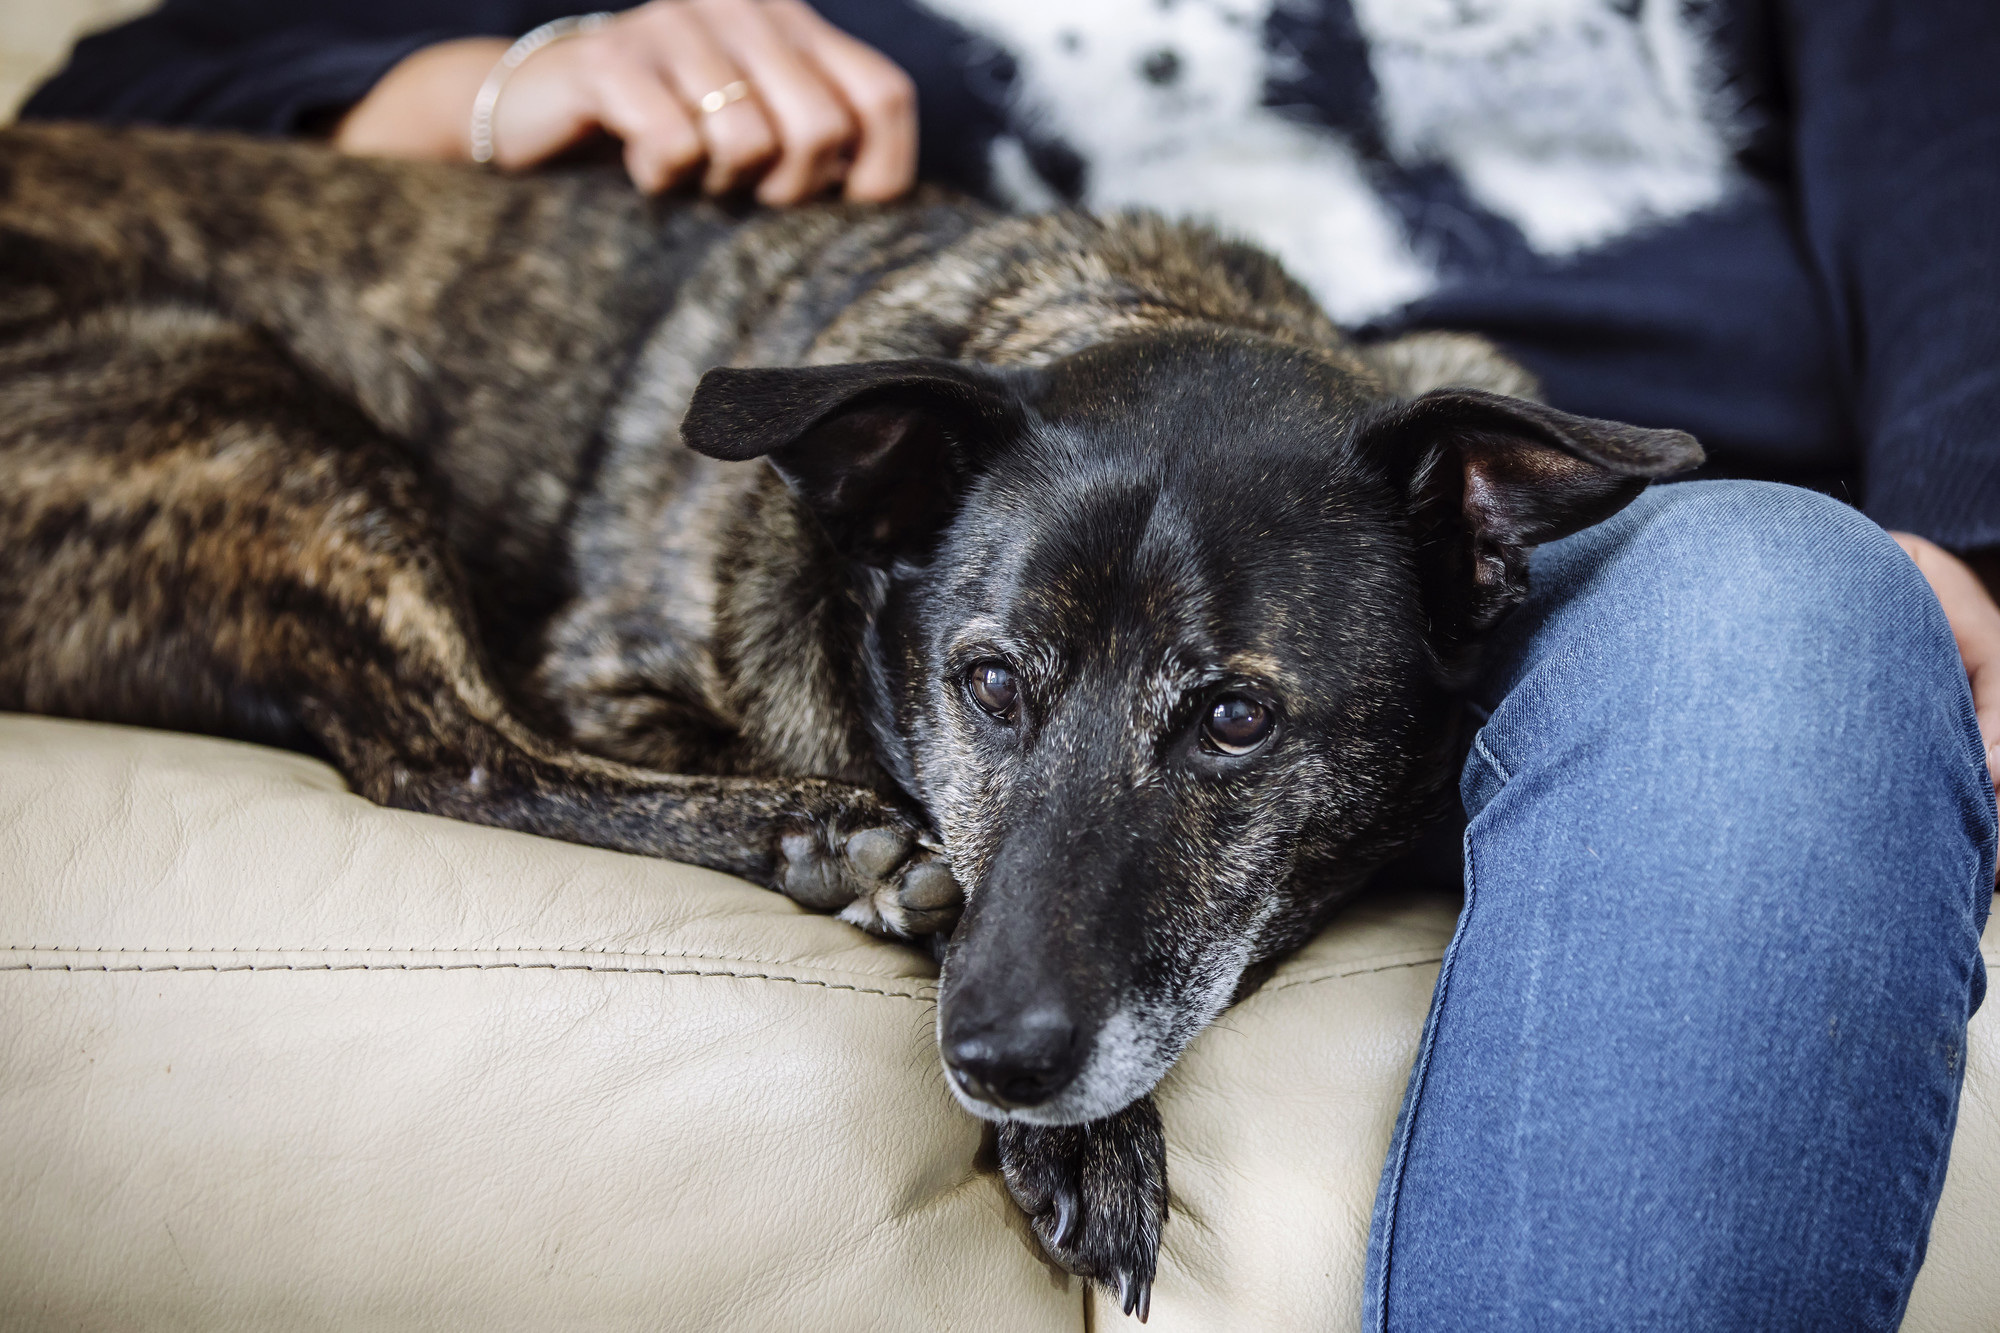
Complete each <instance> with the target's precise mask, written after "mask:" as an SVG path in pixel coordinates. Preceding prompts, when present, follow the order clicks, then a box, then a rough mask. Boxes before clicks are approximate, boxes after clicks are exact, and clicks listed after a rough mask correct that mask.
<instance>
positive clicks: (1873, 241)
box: [1785, 0, 2000, 549]
mask: <svg viewBox="0 0 2000 1333" xmlns="http://www.w3.org/2000/svg"><path fill="white" fill-rule="evenodd" d="M1786 5H1787V8H1786V14H1785V17H1786V19H1787V21H1788V24H1789V26H1790V29H1791V40H1790V46H1791V51H1792V69H1791V75H1792V82H1793V97H1794V103H1795V127H1796V128H1795V140H1794V149H1795V153H1796V158H1795V163H1796V172H1797V180H1798V184H1799V203H1800V209H1801V215H1802V222H1803V225H1804V228H1805V233H1806V239H1807V243H1808V244H1809V246H1810V247H1811V250H1812V254H1813V258H1814V261H1815V263H1816V264H1817V265H1818V267H1819V269H1820V273H1821V277H1822V279H1823V281H1824V287H1825V290H1826V292H1827V294H1828V299H1829V301H1830V303H1831V306H1832V314H1833V317H1834V321H1835V325H1836V328H1837V331H1838V333H1839V335H1840V337H1841V339H1842V345H1843V348H1844V352H1845V355H1846V356H1847V357H1848V359H1849V367H1848V368H1849V372H1850V383H1851V384H1852V385H1853V386H1854V400H1853V402H1852V403H1851V405H1850V406H1851V408H1852V410H1853V413H1854V417H1855V422H1856V426H1857V428H1858V430H1859V433H1860V436H1861V439H1862V441H1863V445H1864V448H1865V450H1866V467H1867V475H1866V500H1867V508H1868V511H1869V513H1870V514H1871V515H1872V516H1873V517H1874V518H1875V519H1876V520H1877V521H1878V522H1880V523H1882V524H1883V525H1884V526H1887V527H1892V528H1905V529H1908V530H1911V531H1914V532H1917V533H1920V534H1922V535H1924V536H1927V537H1930V538H1931V539H1933V540H1934V541H1937V542H1938V543H1940V544H1941V545H1945V546H1951V547H1956V548H1959V549H1972V548H1983V547H1992V546H1996V545H2000V76H1996V74H1995V71H1996V70H2000V5H1995V4H1994V3H1993V0H1922V2H1920V3H1913V2H1912V0H1786Z"/></svg>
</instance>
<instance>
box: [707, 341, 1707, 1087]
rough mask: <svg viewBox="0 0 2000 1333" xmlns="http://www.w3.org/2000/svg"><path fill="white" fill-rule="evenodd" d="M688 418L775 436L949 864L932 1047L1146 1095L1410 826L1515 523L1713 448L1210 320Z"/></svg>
mask: <svg viewBox="0 0 2000 1333" xmlns="http://www.w3.org/2000/svg"><path fill="white" fill-rule="evenodd" d="M683 435H684V438H686V439H687V441H688V442H689V443H690V444H692V445H693V446H694V447H696V448H698V449H701V450H702V451H704V452H707V453H711V454H715V455H718V456H723V457H735V458H749V457H755V456H764V457H767V458H768V459H769V460H770V462H771V464H772V465H773V466H774V467H775V468H776V469H777V470H778V471H779V473H780V474H781V475H782V476H783V477H784V478H785V479H786V481H787V482H788V483H789V484H790V486H791V487H792V489H793V491H794V492H795V493H796V494H797V495H798V496H799V497H800V499H801V501H802V502H803V503H804V504H805V505H806V506H807V507H808V508H810V509H811V510H812V511H813V512H814V513H815V514H816V515H817V516H818V518H819V521H820V524H821V526H822V528H823V529H824V531H825V533H826V535H827V537H828V539H829V542H830V546H831V549H832V550H833V551H834V552H835V553H836V554H835V555H834V557H833V558H836V559H839V560H841V561H844V562H846V563H848V564H850V565H851V566H852V567H853V569H854V571H855V575H856V577H855V581H854V585H853V586H855V587H856V588H857V590H858V591H859V595H860V597H861V599H862V601H863V602H864V604H865V609H866V612H867V629H866V631H865V633H864V636H863V646H862V658H863V663H862V671H861V675H862V676H863V678H864V679H865V680H866V681H867V687H866V689H865V690H864V691H863V692H864V694H865V695H866V696H867V698H866V701H865V703H864V707H865V709H866V710H867V711H868V712H869V715H870V716H869V720H870V725H871V727H872V729H873V731H874V734H875V737H876V743H877V746H878V750H879V753H880V755H881V757H882V761H883V763H884V765H885V767H886V768H887V769H888V770H889V771H890V772H891V773H892V774H893V775H894V776H895V777H896V778H897V780H898V781H900V782H901V783H902V784H903V786H904V787H905V788H906V789H907V790H908V791H910V792H911V793H912V794H913V795H914V796H915V797H916V798H917V799H919V800H920V801H921V802H922V803H923V805H924V807H925V809H926V810H927V811H928V812H929V813H930V815H931V817H932V818H933V819H934V820H935V821H936V824H937V827H938V829H939V831H940V833H941V834H942V836H943V838H944V842H945V845H946V847H947V849H948V851H949V853H950V856H951V860H952V864H953V867H954V869H955V871H956V872H957V874H958V876H959V879H960V882H961V883H962V884H963V885H964V886H965V889H966V894H967V903H966V909H965V913H964V915H963V917H962V918H961V920H960V923H959V926H958V929H957V931H956V933H955V934H954V935H953V937H952V940H951V943H950V947H949V949H948V951H947V954H946V958H945V965H944V980H943V988H942V993H941V999H940V1007H939V1036H940V1041H941V1045H942V1049H943V1053H944V1058H945V1062H946V1064H947V1066H948V1067H949V1068H950V1070H951V1072H952V1075H953V1083H954V1084H955V1086H956V1090H957V1092H958V1094H959V1096H960V1097H961V1099H962V1100H964V1102H965V1103H966V1105H967V1106H968V1107H970V1108H971V1109H972V1110H974V1111H976V1112H978V1113H979V1114H981V1115H985V1116H988V1117H992V1118H1001V1117H1012V1118H1016V1119H1021V1120H1028V1121H1034V1122H1040V1123H1073V1122H1078V1121H1083V1120H1090V1119H1095V1118H1098V1117H1101V1116H1104V1115H1108V1114H1110V1113H1112V1112H1115V1111H1117V1110H1119V1109H1120V1108H1121V1107H1123V1106H1125V1105H1127V1104H1128V1103H1130V1102H1131V1101H1133V1100H1134V1099H1135V1098H1137V1097H1139V1096H1141V1095H1142V1094H1144V1093H1146V1092H1147V1091H1149V1090H1150V1089H1151V1088H1152V1087H1153V1085H1154V1084H1155V1083H1156V1082H1157V1081H1158V1080H1159V1078H1160V1076H1161V1075H1162V1074H1163V1073H1164V1072H1165V1071H1166V1069H1167V1067H1168V1066H1169V1065H1170V1064H1171V1063H1172V1062H1173V1060H1174V1058H1175V1057H1176V1056H1177V1055H1178V1054H1179V1053H1180V1051H1181V1050H1182V1048H1183V1047H1184V1046H1185V1045H1186V1044H1187V1042H1188V1040H1189V1039H1190V1038H1192V1037H1193V1036H1194V1034H1195V1033H1196V1032H1198V1031H1199V1030H1200V1029H1201V1028H1202V1027H1203V1026H1205V1025H1206V1024H1207V1023H1208V1022H1209V1021H1210V1020H1211V1019H1212V1018H1213V1017H1214V1016H1215V1015H1216V1014H1217V1013H1218V1012H1220V1010H1221V1009H1222V1008H1223V1007H1224V1006H1225V1005H1226V1004H1228V1003H1229V1001H1230V999H1231V997H1232V995H1233V994H1234V993H1235V992H1236V990H1237V988H1238V986H1239V984H1240V983H1241V981H1242V979H1243V977H1244V975H1245V971H1246V969H1247V968H1249V967H1250V966H1251V965H1253V964H1254V963H1257V962H1259V961H1261V960H1263V959H1265V958H1268V957H1270V956H1273V955H1274V954H1276V953H1279V952H1282V951H1284V950H1286V949H1289V948H1291V947H1294V946H1296V945H1297V944H1299V943H1300V942H1302V941H1303V939H1304V938H1305V937H1306V936H1307V935H1309V934H1310V932H1311V931H1312V930H1314V929H1316V928H1317V926H1318V925H1319V924H1320V923H1321V922H1322V921H1323V920H1324V918H1325V916H1326V914H1327V911H1328V909H1329V908H1330V907H1331V906H1332V905H1333V904H1334V903H1335V902H1336V901H1337V900H1338V899H1339V898H1340V897H1341V896H1342V895H1343V894H1344V892H1345V891H1346V890H1348V889H1349V888H1351V887H1352V886H1354V885H1355V884H1356V883H1357V882H1358V881H1359V879H1360V878H1361V877H1362V876H1363V875H1365V874H1366V873H1367V872H1368V871H1369V870H1371V869H1372V868H1374V867H1375V866H1377V865H1379V864H1380V863H1381V862H1382V861H1383V860H1384V859H1385V858H1387V857H1388V856H1390V855H1391V854H1393V853H1394V852H1396V851H1398V850H1400V849H1401V848H1403V847H1404V846H1405V845H1406V844H1407V842H1408V841H1409V839H1410V838H1411V837H1412V836H1413V834H1414V833H1415V831H1416V830H1417V828H1418V827H1419V826H1420V825H1421V824H1422V823H1423V822H1424V821H1425V819H1426V818H1427V817H1428V816H1429V815H1430V813H1431V812H1432V811H1433V810H1434V809H1435V808H1436V806H1437V804H1438V802H1439V800H1440V798H1441V794H1442V793H1445V792H1446V791H1447V790H1448V785H1447V784H1448V779H1449V776H1450V774H1449V771H1448V767H1449V762H1450V757H1451V753H1452V749H1451V734H1450V733H1451V716H1452V710H1451V709H1450V708H1449V707H1448V704H1447V700H1448V695H1449V691H1450V689H1451V687H1452V686H1453V684H1454V683H1455V680H1454V676H1455V675H1456V674H1457V673H1459V672H1461V671H1462V670H1463V669H1464V667H1465V665H1466V663H1467V661H1468V659H1469V657H1470V654H1471V653H1472V652H1473V650H1474V649H1476V646H1477V644H1478V641H1479V639H1480V637H1481V636H1482V635H1483V634H1484V633H1485V632H1486V631H1487V630H1488V629H1490V628H1491V627H1492V625H1493V624H1494V623H1495V622H1496V621H1497V620H1498V619H1499V618H1500V616H1501V615H1503V614H1504V613H1505V611H1506V610H1507V609H1508V608H1509V607H1510V606H1512V605H1513V604H1514V603H1515V602H1517V601H1519V600H1520V598H1521V597H1522V595H1523V594H1524V593H1525V591H1526V570H1527V554H1528V552H1529V550H1530V549H1531V548H1533V547H1534V546H1535V545H1537V544H1538V543H1541V542H1545V541H1550V540H1553V539H1555V538H1558V537H1562V536H1565V535H1567V534H1569V533H1572V532H1575V531H1577V530H1578V529H1580V528H1583V527H1586V526H1588V525H1590V524H1592V523H1595V522H1598V521H1599V520H1601V519H1604V518H1606V517H1608V516H1609V515H1610V514H1612V513H1614V512H1615V511H1617V510H1618V509H1619V508H1620V507H1622V506H1623V505H1625V504H1626V503H1627V502H1628V501H1630V500H1631V499H1632V498H1633V497H1634V496H1635V495H1637V494H1638V493H1639V491H1640V490H1641V489H1643V488H1644V486H1645V485H1646V482H1647V479H1648V478H1649V477H1652V476H1657V475H1661V474H1664V473H1668V472H1672V471H1677V470H1679V469H1681V468H1684V467H1687V466H1690V465H1691V464H1693V463H1694V462H1697V461H1699V458H1700V452H1699V449H1698V448H1697V447H1696V446H1695V444H1694V442H1693V441H1692V440H1691V439H1689V438H1688V437H1687V436H1685V435H1681V434H1679V433H1677V432H1666V431H1647V430H1640V429H1636V428H1633V427H1629V426H1621V425H1617V424H1614V423H1610V422H1603V421H1592V420H1586V419H1583V418H1579V417H1573V416H1568V415H1565V414H1564V413H1561V412H1557V411H1554V410H1552V409H1550V408H1547V407H1543V406H1540V405H1538V404H1535V403H1531V402H1527V401H1524V400H1521V399H1516V398H1508V397H1502V396H1499V395H1495V394H1491V393H1485V392H1479V391H1475V390H1462V389H1446V390H1439V391H1436V392H1432V393H1428V394H1424V395H1422V396H1418V397H1416V398H1414V399H1410V400H1397V399H1394V398H1391V397H1389V396H1388V395H1387V393H1386V392H1385V390H1384V387H1383V384H1382V381H1381V380H1380V379H1379V378H1377V377H1375V376H1373V375H1371V374H1369V373H1367V372H1366V371H1363V370H1361V369H1360V367H1359V366H1358V364H1357V363H1355V362H1354V361H1353V360H1351V359H1349V358H1345V357H1342V356H1337V355H1333V354H1324V353H1319V352H1315V351H1312V350H1308V349H1300V348H1296V347H1291V346H1286V345H1283V344H1280V343H1276V342H1272V341H1267V340H1264V339H1260V338H1256V337H1253V336H1250V335H1246V334H1239V333H1235V332H1230V331H1208V332H1205V331H1190V332H1182V333H1174V334H1160V335H1151V336H1146V337H1139V338H1131V339H1127V340H1123V341H1119V342H1114V343H1111V344H1107V345H1103V346H1099V347H1096V348H1093V349H1090V350H1087V351H1084V352H1081V353H1078V354H1076V355H1073V356H1070V357H1067V358H1065V359H1063V360H1060V361H1057V362H1055V363H1053V364H1051V365H1048V366H1045V367H1041V368H1038V369H1035V370H1028V371H1021V370H1004V371H1003V370H992V369H986V368H980V367H975V366H969V365H964V364H960V363H956V362H949V361H928V360H926V361H900V362H875V363H865V364H858V365H844V366H827V367H810V368H804V369H795V370H718V371H712V372H710V374H709V376H708V377H707V378H706V379H704V380H703V382H702V385H701V388H700V391H699V392H698V393H697V394H696V397H695V400H694V405H693V407H692V408H691V409H690V412H689V415H688V419H687V422H686V424H685V425H684V427H683Z"/></svg>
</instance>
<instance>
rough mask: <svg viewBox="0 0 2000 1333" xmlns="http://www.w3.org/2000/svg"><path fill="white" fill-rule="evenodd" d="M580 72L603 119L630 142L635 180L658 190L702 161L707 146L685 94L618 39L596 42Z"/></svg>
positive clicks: (627, 148)
mask: <svg viewBox="0 0 2000 1333" xmlns="http://www.w3.org/2000/svg"><path fill="white" fill-rule="evenodd" d="M580 77H581V78H583V79H584V80H585V83H586V87H587V89H588V91H589V93H590V96H591V101H592V106H593V109H594V111H595V113H596V118H597V120H598V123H600V124H602V125H603V126H604V128H605V129H606V130H608V131H610V132H611V133H612V134H614V135H616V136H617V137H618V138H619V139H621V140H623V141H624V144H625V169H626V171H627V172H629V173H630V174H631V177H632V182H633V184H635V185H637V186H638V187H639V188H640V189H642V190H645V191H647V192H648V193H651V194H657V193H659V192H660V191H661V190H665V189H667V188H669V187H670V186H672V185H675V184H677V183H678V182H680V181H681V180H683V179H685V178H686V177H687V176H688V175H690V174H691V173H692V172H694V171H695V170H696V169H697V168H699V167H700V166H701V164H702V161H703V160H704V159H705V158H706V157H707V155H708V154H707V149H706V147H705V146H704V145H703V143H702V139H701V135H700V134H699V133H698V132H697V131H696V129H695V125H694V120H693V118H692V117H691V116H689V115H688V113H687V109H686V108H685V107H683V106H682V105H681V102H680V99H679V97H678V96H676V95H675V94H674V92H673V91H672V90H671V89H669V88H668V87H667V86H666V84H665V83H664V82H662V81H661V78H660V74H659V71H658V70H656V69H655V68H653V67H652V66H651V65H650V64H648V63H646V62H645V61H643V60H641V59H640V58H639V57H637V56H636V55H634V54H632V53H631V52H630V51H629V50H628V49H627V48H626V47H625V46H623V45H622V44H621V43H619V42H618V41H617V40H616V39H615V38H611V39H609V40H602V41H599V42H596V43H595V44H594V49H592V50H591V51H589V53H588V55H587V58H586V61H585V64H584V67H583V69H582V71H581V74H580Z"/></svg>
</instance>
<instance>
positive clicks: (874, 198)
mask: <svg viewBox="0 0 2000 1333" xmlns="http://www.w3.org/2000/svg"><path fill="white" fill-rule="evenodd" d="M765 8H766V11H767V12H768V13H769V14H770V16H771V18H772V21H773V22H775V23H776V24H777V26H778V28H779V30H780V31H781V32H783V33H784V34H785V36H786V37H788V38H789V39H790V40H791V42H792V44H793V45H794V46H795V47H797V48H798V49H799V50H800V51H802V52H804V53H805V55H806V58H807V59H809V60H810V61H812V63H813V64H814V65H816V66H818V67H819V70H820V72H821V73H822V74H824V75H825V76H826V79H827V81H828V82H829V83H830V84H832V85H833V89H834V91H835V92H836V93H838V94H839V96H840V98H841V100H842V101H843V102H845V103H846V104H847V109H848V111H849V112H850V113H851V114H852V115H853V116H854V118H855V120H856V121H857V122H858V124H859V127H860V128H859V138H858V142H857V143H856V145H855V149H854V162H853V165H852V166H850V167H849V168H848V170H847V189H846V194H847V197H848V198H849V199H854V200H858V201H866V202H880V201H883V200H888V199H894V198H896V197H897V196H898V195H901V194H903V193H905V192H906V191H908V190H909V188H910V187H911V186H912V185H914V184H916V180H917V87H916V84H914V83H913V82H911V80H910V76H909V75H908V74H905V73H904V72H903V70H902V68H901V67H900V66H898V65H897V64H896V63H895V62H894V61H892V60H890V59H889V58H888V57H887V56H884V55H883V54H882V53H881V52H879V51H877V50H876V49H875V48H874V47H872V46H869V45H868V44H867V43H865V42H861V41H857V40H856V39H855V38H853V37H850V36H848V35H847V34H846V33H844V32H842V31H841V30H840V29H838V28H836V27H834V26H833V25H832V24H831V23H828V22H827V21H826V20H825V19H823V18H821V17H820V16H819V15H818V14H817V13H815V12H814V11H813V10H812V8H811V7H810V6H808V5H806V4H803V3H801V0H771V2H770V3H769V4H767V5H766V6H765Z"/></svg>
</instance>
